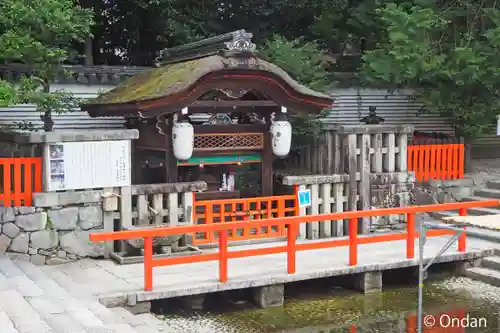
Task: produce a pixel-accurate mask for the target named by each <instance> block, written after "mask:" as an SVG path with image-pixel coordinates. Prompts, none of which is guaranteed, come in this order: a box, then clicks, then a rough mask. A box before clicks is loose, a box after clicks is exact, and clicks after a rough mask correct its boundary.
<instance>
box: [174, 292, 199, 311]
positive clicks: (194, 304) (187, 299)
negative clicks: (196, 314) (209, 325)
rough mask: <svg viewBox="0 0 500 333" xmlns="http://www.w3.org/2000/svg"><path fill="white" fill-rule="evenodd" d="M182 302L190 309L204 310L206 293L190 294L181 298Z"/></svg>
mask: <svg viewBox="0 0 500 333" xmlns="http://www.w3.org/2000/svg"><path fill="white" fill-rule="evenodd" d="M180 301H181V304H182V306H183V307H184V308H186V309H189V310H202V309H203V303H205V295H202V294H200V295H189V296H183V297H181V298H180Z"/></svg>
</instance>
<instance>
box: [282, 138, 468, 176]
mask: <svg viewBox="0 0 500 333" xmlns="http://www.w3.org/2000/svg"><path fill="white" fill-rule="evenodd" d="M351 137H352V138H351V139H352V140H351V141H352V144H351V146H352V147H356V148H353V149H356V150H352V152H351V154H352V155H354V154H356V155H357V156H361V155H362V154H366V155H368V156H369V157H367V158H366V160H367V161H368V160H369V161H370V162H369V163H370V164H369V165H367V166H368V167H370V168H371V169H372V171H373V172H382V171H384V172H392V171H413V172H415V175H416V180H417V181H428V180H430V179H436V180H450V179H460V178H463V177H464V174H465V171H466V170H467V169H468V165H469V162H470V149H468V145H466V144H465V143H464V140H463V139H458V138H452V139H427V138H426V139H413V140H411V139H409V138H410V136H409V135H405V134H404V133H403V134H401V133H375V134H373V133H367V134H364V135H363V136H360V135H358V137H357V138H355V137H354V135H351ZM340 140H341V141H343V142H339V137H338V135H336V134H335V133H334V132H331V131H326V132H324V133H322V134H321V135H320V136H319V138H318V139H317V140H316V141H315V142H313V143H311V144H310V145H304V146H301V147H295V148H294V149H292V150H291V152H290V155H289V157H287V159H286V160H285V161H284V162H283V164H284V165H283V166H282V167H283V169H287V170H294V172H296V173H297V174H333V173H342V172H349V171H352V170H351V169H350V166H349V165H348V159H347V158H345V156H346V155H347V154H349V153H348V149H349V144H347V142H346V141H349V140H350V139H349V136H347V137H345V138H344V139H342V138H340ZM406 142H407V143H408V145H407V146H406ZM356 143H357V144H356ZM342 146H344V147H342ZM362 146H363V149H365V148H366V149H365V150H366V152H364V151H362ZM401 147H403V149H401ZM400 150H401V151H402V152H400ZM404 150H407V153H406V154H405V152H404ZM346 152H347V154H346ZM405 168H406V170H405Z"/></svg>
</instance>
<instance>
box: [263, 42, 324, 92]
mask: <svg viewBox="0 0 500 333" xmlns="http://www.w3.org/2000/svg"><path fill="white" fill-rule="evenodd" d="M259 55H260V56H261V57H262V58H263V59H266V60H268V61H269V62H272V63H273V64H275V65H277V66H279V67H281V68H282V69H283V70H284V71H285V72H287V73H288V74H289V75H290V76H291V77H293V78H294V79H295V80H297V81H298V82H300V83H301V84H303V85H305V86H308V87H309V88H311V89H314V90H318V91H323V90H325V89H326V88H327V87H328V85H329V73H328V71H327V70H326V68H325V65H324V62H323V58H322V57H323V55H324V50H321V49H320V48H319V47H318V45H317V44H316V43H314V42H304V41H303V40H301V39H295V40H288V39H286V38H284V37H282V36H279V35H274V36H273V37H272V38H271V39H269V40H267V41H266V42H265V43H264V45H263V46H262V47H259Z"/></svg>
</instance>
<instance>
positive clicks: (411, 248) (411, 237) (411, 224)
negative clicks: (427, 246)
mask: <svg viewBox="0 0 500 333" xmlns="http://www.w3.org/2000/svg"><path fill="white" fill-rule="evenodd" d="M407 228H408V230H407V234H406V257H407V258H408V259H413V258H414V257H415V213H409V214H408V215H407Z"/></svg>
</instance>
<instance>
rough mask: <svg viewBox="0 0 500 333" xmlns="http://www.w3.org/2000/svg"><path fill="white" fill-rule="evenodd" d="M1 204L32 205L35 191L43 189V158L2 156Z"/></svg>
mask: <svg viewBox="0 0 500 333" xmlns="http://www.w3.org/2000/svg"><path fill="white" fill-rule="evenodd" d="M0 179H1V182H2V183H1V186H0V204H1V205H2V206H4V207H11V206H14V207H19V206H31V204H32V201H33V193H34V192H41V191H42V158H41V157H12V158H0Z"/></svg>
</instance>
